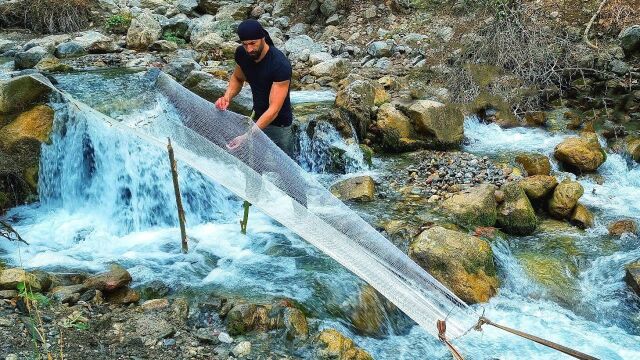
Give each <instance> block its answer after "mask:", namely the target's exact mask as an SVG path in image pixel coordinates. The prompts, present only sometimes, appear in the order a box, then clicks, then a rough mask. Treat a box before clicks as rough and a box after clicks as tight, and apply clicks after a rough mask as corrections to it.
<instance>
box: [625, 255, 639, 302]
mask: <svg viewBox="0 0 640 360" xmlns="http://www.w3.org/2000/svg"><path fill="white" fill-rule="evenodd" d="M624 281H625V282H626V283H627V285H629V287H630V288H631V289H633V291H635V293H636V294H638V296H640V261H636V262H634V263H631V264H629V265H627V266H625V275H624Z"/></svg>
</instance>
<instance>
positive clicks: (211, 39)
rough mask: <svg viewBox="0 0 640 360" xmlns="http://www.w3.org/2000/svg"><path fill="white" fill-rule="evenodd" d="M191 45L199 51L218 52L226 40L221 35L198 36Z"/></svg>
mask: <svg viewBox="0 0 640 360" xmlns="http://www.w3.org/2000/svg"><path fill="white" fill-rule="evenodd" d="M191 43H192V44H193V47H194V48H195V49H198V50H216V49H219V48H220V47H222V43H224V39H223V38H222V36H220V35H219V34H216V33H214V32H212V33H209V34H207V35H204V36H198V37H197V38H195V40H192V41H191Z"/></svg>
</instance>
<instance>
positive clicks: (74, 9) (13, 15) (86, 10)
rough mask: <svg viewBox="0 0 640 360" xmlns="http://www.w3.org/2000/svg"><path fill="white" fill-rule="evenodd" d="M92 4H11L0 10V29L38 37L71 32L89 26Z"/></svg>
mask: <svg viewBox="0 0 640 360" xmlns="http://www.w3.org/2000/svg"><path fill="white" fill-rule="evenodd" d="M92 4H93V1H92V0H14V1H10V2H8V3H5V4H3V5H2V6H0V27H24V28H26V29H30V30H33V31H35V32H39V33H59V32H72V31H77V30H81V29H83V28H85V27H86V26H87V25H88V24H89V22H90V17H91V13H90V9H91V6H92Z"/></svg>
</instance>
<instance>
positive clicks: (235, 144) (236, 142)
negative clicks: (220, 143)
mask: <svg viewBox="0 0 640 360" xmlns="http://www.w3.org/2000/svg"><path fill="white" fill-rule="evenodd" d="M248 137H249V134H242V135H240V136H237V137H235V138H234V139H233V140H231V141H229V143H228V144H227V149H229V150H236V149H237V148H239V147H240V146H242V144H244V143H245V141H247V138H248Z"/></svg>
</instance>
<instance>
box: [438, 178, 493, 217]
mask: <svg viewBox="0 0 640 360" xmlns="http://www.w3.org/2000/svg"><path fill="white" fill-rule="evenodd" d="M494 192H495V187H494V186H493V185H489V184H483V185H480V186H476V187H474V188H471V189H469V190H466V191H464V192H462V193H460V194H456V195H453V196H452V197H450V198H449V199H447V200H445V201H444V203H443V204H442V208H443V210H444V211H445V212H446V213H447V214H449V215H450V216H452V218H453V220H454V221H455V222H456V223H457V224H460V225H463V226H469V227H475V226H493V225H495V223H496V217H497V213H496V211H497V210H496V209H497V203H496V198H495V193H494Z"/></svg>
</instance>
